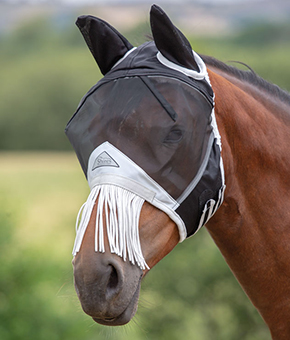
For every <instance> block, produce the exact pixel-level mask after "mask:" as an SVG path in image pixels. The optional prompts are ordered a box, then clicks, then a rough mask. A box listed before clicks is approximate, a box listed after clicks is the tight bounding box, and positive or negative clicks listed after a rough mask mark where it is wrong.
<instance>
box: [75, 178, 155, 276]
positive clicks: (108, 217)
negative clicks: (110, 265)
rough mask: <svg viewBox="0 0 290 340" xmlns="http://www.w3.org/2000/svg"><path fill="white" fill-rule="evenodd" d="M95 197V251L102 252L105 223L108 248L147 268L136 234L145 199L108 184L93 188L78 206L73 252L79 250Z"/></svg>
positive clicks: (103, 249) (113, 252) (137, 234)
mask: <svg viewBox="0 0 290 340" xmlns="http://www.w3.org/2000/svg"><path fill="white" fill-rule="evenodd" d="M97 198H98V206H97V214H96V230H95V251H96V252H101V253H104V252H105V243H104V223H105V226H106V231H107V236H108V241H109V246H110V251H111V253H112V254H117V255H118V256H120V257H122V258H123V259H124V261H126V260H127V259H129V261H130V262H131V263H132V264H133V265H135V264H137V265H138V266H139V267H140V268H141V269H142V270H145V269H146V268H147V269H150V268H149V266H148V265H147V263H146V261H145V259H144V257H143V254H142V250H141V244H140V238H139V217H140V212H141V208H142V206H143V203H144V200H143V199H142V198H141V197H139V196H137V195H135V194H133V193H131V192H129V191H128V190H125V189H122V188H120V187H117V186H115V185H111V184H102V185H97V186H95V187H93V188H92V190H91V192H90V195H89V197H88V199H87V201H86V202H85V203H84V204H83V206H82V207H81V209H80V211H79V213H78V216H77V221H76V233H77V235H76V239H75V244H74V248H73V255H74V256H75V255H76V253H77V252H79V250H80V247H81V244H82V240H83V237H84V234H85V231H86V229H87V226H88V223H89V221H90V218H91V214H92V211H93V209H94V206H95V202H96V199H97Z"/></svg>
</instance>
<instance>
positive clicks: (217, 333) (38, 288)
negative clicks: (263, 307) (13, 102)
mask: <svg viewBox="0 0 290 340" xmlns="http://www.w3.org/2000/svg"><path fill="white" fill-rule="evenodd" d="M0 193H1V195H0V203H1V205H0V207H1V208H0V233H1V238H0V249H1V252H0V263H1V265H0V339H1V340H18V339H19V340H20V339H21V340H23V339H30V340H34V339H37V340H54V339H55V340H58V339H61V340H66V339H70V340H77V339H82V340H91V339H114V340H123V339H127V340H130V339H134V340H145V339H156V340H163V339H164V340H165V339H166V340H175V339H183V338H184V339H198V340H213V339H214V340H219V339H220V340H227V339H229V340H238V339H241V340H255V339H256V340H260V339H263V340H267V339H270V337H269V335H268V332H267V330H266V328H265V326H264V325H263V322H262V320H261V318H260V316H259V315H258V314H257V312H256V311H255V310H254V308H253V307H252V305H251V304H250V303H249V301H248V300H247V298H246V296H245V295H244V293H243V292H242V290H241V289H240V287H239V285H238V284H237V283H236V281H235V279H234V278H233V276H232V274H231V273H230V271H229V269H228V268H227V266H226V264H225V263H224V260H223V259H222V257H221V255H220V253H219V251H218V249H217V248H216V247H215V245H214V244H213V242H212V240H211V239H210V237H209V236H208V235H207V233H206V231H205V229H204V230H202V231H201V232H200V233H199V234H198V235H197V236H195V237H194V238H191V239H190V240H188V241H186V242H184V243H183V244H181V245H179V246H178V247H177V248H176V249H175V250H174V252H172V253H171V254H170V255H169V256H168V257H166V258H165V259H164V260H163V261H162V262H161V263H160V264H159V265H158V266H157V267H156V268H153V269H152V273H150V275H148V278H146V280H145V282H144V283H143V287H142V294H141V302H140V307H139V310H138V313H137V316H136V317H135V319H134V320H133V322H131V323H129V325H127V326H125V327H122V328H108V327H102V326H99V325H97V324H95V323H94V322H93V321H92V320H91V318H90V317H88V316H86V315H85V314H84V313H83V312H82V310H81V307H80V304H79V302H78V299H77V297H76V294H75V292H74V288H73V277H72V267H71V259H72V256H71V250H72V245H73V241H74V236H75V230H74V223H75V217H76V214H77V212H78V209H79V207H80V206H81V204H82V203H83V201H84V200H85V199H86V197H87V194H88V187H87V183H86V181H85V178H84V176H83V174H82V171H81V169H80V166H79V164H78V162H77V160H76V157H75V156H74V154H72V153H1V154H0Z"/></svg>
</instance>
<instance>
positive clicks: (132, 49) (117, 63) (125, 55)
mask: <svg viewBox="0 0 290 340" xmlns="http://www.w3.org/2000/svg"><path fill="white" fill-rule="evenodd" d="M136 48H137V47H133V48H131V50H129V51H128V52H126V53H125V54H124V56H123V57H122V58H121V59H119V60H118V61H117V62H116V64H115V65H114V66H113V67H112V68H111V70H112V69H113V68H114V67H116V66H117V65H119V64H120V63H121V62H122V61H123V60H124V59H126V58H127V57H128V55H129V54H131V53H132V52H133V51H135V50H136Z"/></svg>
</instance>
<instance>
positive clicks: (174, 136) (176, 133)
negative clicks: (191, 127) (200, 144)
mask: <svg viewBox="0 0 290 340" xmlns="http://www.w3.org/2000/svg"><path fill="white" fill-rule="evenodd" d="M182 137H183V131H181V130H178V129H174V130H171V131H170V132H169V134H168V135H167V136H166V138H165V139H164V143H177V142H179V141H181V139H182Z"/></svg>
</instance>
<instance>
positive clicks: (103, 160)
mask: <svg viewBox="0 0 290 340" xmlns="http://www.w3.org/2000/svg"><path fill="white" fill-rule="evenodd" d="M102 166H112V167H114V168H119V164H118V163H117V162H116V161H115V160H114V159H113V158H112V157H111V156H110V155H109V154H108V153H107V152H106V151H103V152H102V153H100V154H99V156H98V157H97V158H96V159H95V162H94V165H93V170H95V169H97V168H100V167H102Z"/></svg>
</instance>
